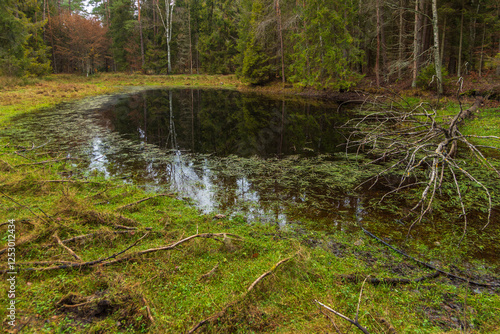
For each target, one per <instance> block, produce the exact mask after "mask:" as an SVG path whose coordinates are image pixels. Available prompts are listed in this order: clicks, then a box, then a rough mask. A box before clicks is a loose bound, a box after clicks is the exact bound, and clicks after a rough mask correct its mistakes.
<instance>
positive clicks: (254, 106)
mask: <svg viewBox="0 0 500 334" xmlns="http://www.w3.org/2000/svg"><path fill="white" fill-rule="evenodd" d="M352 115H353V113H352V111H349V110H345V109H344V108H342V109H339V107H338V106H337V105H328V104H324V103H318V102H314V101H294V100H286V99H283V100H279V99H277V100H276V99H270V98H265V97H262V96H257V95H247V94H241V93H239V92H235V91H227V90H183V89H174V90H167V89H161V90H160V89H156V90H152V89H149V90H147V89H139V88H135V91H134V92H131V93H128V94H118V95H112V96H100V97H94V98H90V99H86V100H83V101H80V102H77V103H69V104H62V105H60V106H58V107H57V108H55V109H47V110H41V111H38V112H36V113H31V114H25V115H22V116H19V117H18V118H17V119H15V120H14V122H13V124H15V128H14V129H10V130H9V131H7V133H8V134H9V135H10V136H12V137H13V140H15V141H17V142H25V143H26V142H29V143H31V142H33V143H35V144H37V145H39V144H42V143H48V144H47V145H46V148H47V149H52V150H57V151H58V152H61V153H64V154H69V155H71V156H78V157H81V158H83V161H84V162H83V167H84V170H85V171H86V172H85V173H87V174H90V173H102V174H103V175H105V176H106V177H119V178H123V179H124V180H125V182H131V183H132V182H133V183H135V184H139V185H140V186H143V187H146V188H147V189H149V190H151V191H162V192H164V191H172V192H175V193H177V194H178V196H179V198H183V199H185V200H186V201H188V202H190V203H192V204H193V205H195V206H196V207H198V208H199V210H200V211H201V212H204V213H224V214H227V215H231V216H235V215H239V216H243V217H245V219H246V220H247V221H252V222H254V221H257V222H259V221H260V222H266V223H272V224H277V226H280V227H281V228H288V227H289V226H292V225H293V226H297V225H300V224H301V223H302V222H307V226H308V228H310V227H311V222H314V228H317V229H322V230H329V231H332V230H359V228H358V227H356V222H358V221H364V222H365V223H366V224H367V225H370V228H371V229H372V230H374V231H376V232H380V233H381V234H383V235H385V236H388V237H389V238H392V239H398V240H401V239H404V236H405V235H406V233H407V231H408V224H406V225H405V224H404V223H402V222H401V221H400V220H398V218H401V217H400V216H397V215H391V214H387V212H381V211H380V210H379V209H378V208H377V207H376V205H373V201H372V202H370V201H371V200H372V199H373V198H377V197H378V198H380V197H381V194H382V193H381V191H387V189H388V188H386V189H383V188H380V187H379V188H378V191H380V193H379V192H377V190H376V189H372V190H370V191H367V190H366V189H365V190H364V191H360V192H357V193H354V192H352V190H350V189H353V188H354V187H355V186H356V185H358V184H359V183H360V182H361V181H362V180H364V179H365V178H366V177H367V176H368V175H373V173H376V172H378V171H380V170H381V168H382V167H380V166H375V165H368V166H366V167H363V168H354V167H353V163H352V160H351V161H347V159H346V154H345V152H344V151H343V146H342V144H343V143H344V141H345V137H346V135H348V134H347V133H344V132H343V131H344V130H343V131H341V130H340V129H339V126H340V125H342V124H344V123H345V122H346V120H347V119H348V118H349V117H352ZM369 203H371V204H369ZM391 205H392V206H393V207H394V208H396V210H397V211H404V208H405V203H404V201H403V202H400V203H392V204H391ZM393 211H394V210H393ZM457 221H458V220H457ZM457 221H451V220H450V221H449V222H447V223H446V224H443V223H440V222H431V223H430V225H425V226H422V228H423V230H422V231H420V232H419V233H417V234H420V238H421V240H422V241H424V242H426V243H427V244H428V245H433V244H434V242H435V241H436V240H440V233H443V232H444V233H448V232H449V231H450V230H456V231H457V232H456V234H457V235H458V236H460V235H461V223H460V222H457ZM377 222H383V223H377ZM470 224H472V223H470ZM419 228H420V226H418V227H416V228H415V231H416V232H418V229H419ZM429 231H431V232H430V233H433V234H432V235H431V234H429ZM453 233H455V232H453ZM495 240H496V239H495ZM497 251H498V247H496V246H495V247H491V246H488V247H486V248H484V250H480V251H478V253H477V256H478V257H484V258H490V259H491V258H492V257H493V258H495V259H496V261H498V256H497Z"/></svg>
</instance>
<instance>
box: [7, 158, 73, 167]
mask: <svg viewBox="0 0 500 334" xmlns="http://www.w3.org/2000/svg"><path fill="white" fill-rule="evenodd" d="M67 160H80V159H77V158H71V157H68V158H63V159H52V160H45V161H39V162H33V163H26V164H19V165H15V166H14V167H22V166H35V165H44V164H50V163H53V162H61V161H67Z"/></svg>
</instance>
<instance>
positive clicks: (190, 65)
mask: <svg viewBox="0 0 500 334" xmlns="http://www.w3.org/2000/svg"><path fill="white" fill-rule="evenodd" d="M189 4H190V1H189V2H188V8H187V9H188V30H189V70H190V73H191V74H193V43H192V37H191V6H189Z"/></svg>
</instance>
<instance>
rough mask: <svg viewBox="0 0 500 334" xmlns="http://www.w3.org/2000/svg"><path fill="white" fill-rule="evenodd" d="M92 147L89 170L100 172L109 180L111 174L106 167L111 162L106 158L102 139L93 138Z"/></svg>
mask: <svg viewBox="0 0 500 334" xmlns="http://www.w3.org/2000/svg"><path fill="white" fill-rule="evenodd" d="M91 146H92V152H91V153H90V154H89V157H90V163H89V170H90V171H93V170H97V171H98V172H100V173H103V174H104V176H105V177H106V178H108V177H109V176H110V174H109V171H108V169H107V168H106V166H107V165H108V163H109V161H108V158H107V157H106V152H105V149H103V143H102V140H101V138H99V137H93V138H92V139H91Z"/></svg>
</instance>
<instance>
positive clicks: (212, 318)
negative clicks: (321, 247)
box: [187, 255, 295, 334]
mask: <svg viewBox="0 0 500 334" xmlns="http://www.w3.org/2000/svg"><path fill="white" fill-rule="evenodd" d="M294 256H295V255H294ZM294 256H292V257H288V258H286V259H283V260H281V261H279V262H278V263H276V264H275V265H274V266H273V267H272V268H271V269H270V270H268V271H266V272H265V273H263V274H262V275H260V276H259V277H258V278H257V279H256V280H255V281H253V282H252V284H250V285H249V286H248V289H247V291H245V292H244V293H243V294H242V295H241V296H240V297H239V298H238V299H237V300H234V301H232V302H230V303H227V304H226V305H225V306H224V307H223V308H222V310H221V311H219V312H217V313H215V314H213V315H211V316H210V317H208V318H206V319H204V320H202V321H200V322H199V323H197V324H196V325H194V326H193V328H191V329H190V330H189V331H188V332H187V333H188V334H192V333H194V332H195V331H197V330H198V329H199V328H200V327H202V326H204V325H206V324H208V323H212V322H214V321H216V320H217V319H219V318H221V317H222V316H224V315H225V314H226V312H227V311H228V310H229V309H230V308H231V307H233V306H235V305H237V304H239V303H241V302H242V301H243V300H244V299H245V297H246V296H247V295H248V294H249V293H250V292H251V291H252V290H253V289H254V288H255V286H256V285H257V284H258V283H259V282H260V281H262V280H263V279H264V277H266V276H268V275H270V274H272V273H273V272H274V271H276V269H277V268H278V267H279V266H281V265H282V264H284V263H286V262H288V261H290V260H291V259H292V258H293V257H294Z"/></svg>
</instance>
